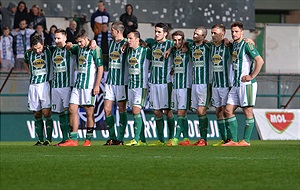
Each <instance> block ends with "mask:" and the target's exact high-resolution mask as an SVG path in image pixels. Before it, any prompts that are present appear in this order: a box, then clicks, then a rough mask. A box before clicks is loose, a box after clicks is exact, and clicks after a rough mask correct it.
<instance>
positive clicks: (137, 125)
mask: <svg viewBox="0 0 300 190" xmlns="http://www.w3.org/2000/svg"><path fill="white" fill-rule="evenodd" d="M133 120H134V139H135V140H136V142H139V140H140V134H141V129H142V125H143V119H142V115H141V114H135V115H133Z"/></svg>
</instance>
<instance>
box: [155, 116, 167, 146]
mask: <svg viewBox="0 0 300 190" xmlns="http://www.w3.org/2000/svg"><path fill="white" fill-rule="evenodd" d="M155 123H156V133H157V138H158V140H160V142H165V140H164V118H163V117H160V118H155Z"/></svg>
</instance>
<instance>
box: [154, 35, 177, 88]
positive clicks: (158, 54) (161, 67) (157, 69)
mask: <svg viewBox="0 0 300 190" xmlns="http://www.w3.org/2000/svg"><path fill="white" fill-rule="evenodd" d="M173 45H174V43H173V41H171V40H166V41H165V42H162V43H158V42H156V41H155V42H153V43H151V44H150V49H151V54H150V55H151V66H150V83H152V84H167V83H170V82H171V75H170V71H171V69H172V59H171V57H170V56H169V58H167V59H165V58H164V53H165V52H166V51H167V50H168V49H169V48H171V47H173ZM149 59H150V58H149Z"/></svg>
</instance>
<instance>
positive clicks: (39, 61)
mask: <svg viewBox="0 0 300 190" xmlns="http://www.w3.org/2000/svg"><path fill="white" fill-rule="evenodd" d="M32 65H33V66H34V67H35V68H42V67H43V66H44V65H45V61H44V60H43V59H36V60H34V62H33V63H32Z"/></svg>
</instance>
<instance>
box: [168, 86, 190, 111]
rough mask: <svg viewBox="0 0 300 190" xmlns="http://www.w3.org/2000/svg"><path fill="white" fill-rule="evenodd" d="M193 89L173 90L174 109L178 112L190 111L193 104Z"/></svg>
mask: <svg viewBox="0 0 300 190" xmlns="http://www.w3.org/2000/svg"><path fill="white" fill-rule="evenodd" d="M190 94H191V89H189V88H184V89H173V90H172V104H171V105H172V107H171V108H172V109H173V110H175V111H177V110H188V109H190V102H191V98H190V97H191V96H190Z"/></svg>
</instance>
